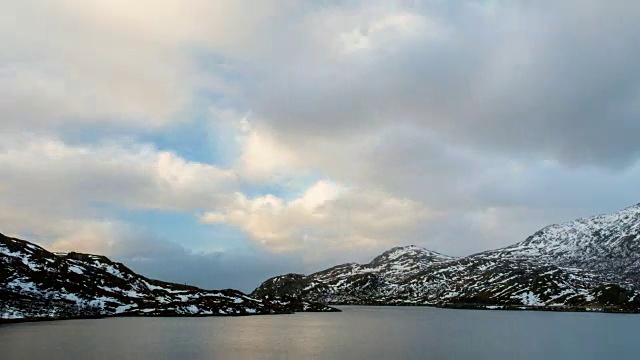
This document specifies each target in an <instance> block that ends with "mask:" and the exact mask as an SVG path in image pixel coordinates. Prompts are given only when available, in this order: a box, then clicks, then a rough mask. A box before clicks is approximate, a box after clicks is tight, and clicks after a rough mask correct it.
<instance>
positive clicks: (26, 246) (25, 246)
mask: <svg viewBox="0 0 640 360" xmlns="http://www.w3.org/2000/svg"><path fill="white" fill-rule="evenodd" d="M333 310H334V309H332V308H329V307H327V306H324V305H320V304H314V303H309V302H305V301H300V300H298V299H295V298H290V297H289V298H286V299H281V300H275V301H263V300H257V299H255V298H252V297H250V296H247V295H245V294H243V293H241V292H239V291H236V290H216V291H211V290H203V289H199V288H197V287H193V286H185V285H178V284H172V283H167V282H162V281H158V280H152V279H148V278H145V277H143V276H141V275H138V274H136V273H134V272H133V271H131V270H130V269H129V268H127V267H126V266H124V265H123V264H120V263H117V262H113V261H111V260H109V259H108V258H106V257H104V256H99V255H89V254H79V253H73V252H72V253H55V254H54V253H51V252H49V251H47V250H45V249H43V248H42V247H40V246H37V245H34V244H32V243H29V242H27V241H23V240H19V239H14V238H9V237H6V236H4V235H2V234H0V319H22V318H66V317H87V316H109V315H124V316H133V315H148V316H151V315H158V316H159V315H162V316H177V315H182V316H205V315H252V314H278V313H291V312H293V311H333Z"/></svg>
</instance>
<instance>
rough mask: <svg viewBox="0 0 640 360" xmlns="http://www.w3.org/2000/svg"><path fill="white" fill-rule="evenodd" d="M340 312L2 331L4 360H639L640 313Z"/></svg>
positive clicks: (13, 327) (67, 323) (22, 326)
mask: <svg viewBox="0 0 640 360" xmlns="http://www.w3.org/2000/svg"><path fill="white" fill-rule="evenodd" d="M340 308H341V309H342V310H343V312H342V313H324V314H323V313H306V314H305V313H301V314H295V315H274V316H248V317H208V318H110V319H102V320H71V321H57V322H40V323H24V324H14V325H4V326H0V358H1V359H310V358H317V359H475V360H477V359H638V358H640V331H639V328H638V326H639V325H640V316H638V315H622V314H597V313H552V312H529V311H478V310H448V309H435V308H428V307H363V306H345V307H340Z"/></svg>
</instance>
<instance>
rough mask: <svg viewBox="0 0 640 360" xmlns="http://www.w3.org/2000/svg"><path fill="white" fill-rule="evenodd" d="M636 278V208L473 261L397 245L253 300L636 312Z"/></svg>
mask: <svg viewBox="0 0 640 360" xmlns="http://www.w3.org/2000/svg"><path fill="white" fill-rule="evenodd" d="M390 252H391V253H400V255H399V256H393V257H392V258H391V257H389V256H388V254H389V253H390ZM407 253H411V254H437V255H436V256H434V257H429V256H426V257H421V256H413V257H412V256H405V255H406V254H407ZM385 254H387V255H385ZM398 258H399V259H404V260H405V262H403V263H402V264H398V262H397V261H396V259H398ZM398 265H402V266H398ZM639 274H640V204H637V205H634V206H630V207H627V208H625V209H623V210H620V211H618V212H615V213H610V214H600V215H596V216H592V217H584V218H580V219H577V220H574V221H569V222H565V223H561V224H553V225H549V226H546V227H544V228H542V229H541V230H539V231H537V232H535V233H534V234H533V235H531V236H529V237H527V238H526V239H525V240H523V241H521V242H518V243H516V244H513V245H510V246H506V247H503V248H499V249H494V250H487V251H483V252H479V253H476V254H472V255H469V256H463V257H449V256H447V255H442V254H439V253H435V252H433V251H430V250H427V249H421V248H418V247H416V246H413V245H409V246H405V247H394V248H392V249H390V250H388V251H385V252H384V253H383V254H381V255H379V256H377V257H375V258H374V259H373V260H372V261H371V262H370V263H368V264H354V263H350V264H343V265H337V266H334V267H332V268H329V269H326V270H322V271H318V272H315V273H313V274H310V275H308V276H304V275H297V276H295V277H292V276H291V275H290V274H288V275H283V276H280V277H274V278H271V279H268V280H267V281H265V282H264V283H263V284H261V285H260V286H259V287H258V288H257V289H256V290H254V292H252V295H254V296H256V297H262V296H289V295H292V294H295V296H299V297H301V298H303V299H306V300H313V301H319V302H323V303H327V304H378V305H406V304H410V305H434V306H447V307H465V306H467V307H473V308H478V307H482V308H486V307H491V308H494V307H498V308H539V309H549V310H560V309H562V310H576V311H578V310H594V311H623V312H638V311H640V301H639V300H640V297H638V294H639V290H640V281H639V279H640V276H639Z"/></svg>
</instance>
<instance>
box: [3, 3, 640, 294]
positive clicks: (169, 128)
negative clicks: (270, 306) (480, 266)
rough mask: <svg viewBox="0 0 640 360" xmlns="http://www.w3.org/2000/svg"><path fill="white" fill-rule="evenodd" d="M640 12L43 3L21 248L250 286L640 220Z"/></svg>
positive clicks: (10, 15) (9, 76) (31, 60)
mask: <svg viewBox="0 0 640 360" xmlns="http://www.w3.org/2000/svg"><path fill="white" fill-rule="evenodd" d="M638 18H640V2H638V1H632V0H628V1H625V0H618V1H604V0H602V1H596V0H565V1H546V0H542V1H525V0H522V1H497V0H496V1H493V0H487V1H480V0H466V1H465V0H463V1H441V0H425V1H418V0H413V1H381V0H371V1H337V0H336V1H334V0H323V1H289V0H264V1H244V0H229V1H226V0H220V1H214V0H179V1H178V0H163V1H151V0H138V1H133V2H132V1H124V0H104V1H102V0H91V1H87V0H59V1H45V0H22V1H13V2H8V3H6V4H5V5H4V7H3V11H2V12H0V42H1V43H2V44H3V46H2V48H1V49H0V115H1V120H0V232H1V233H4V234H7V235H12V236H16V237H20V238H23V239H27V240H31V241H34V242H37V243H39V244H41V245H42V246H44V247H45V248H47V249H50V250H55V251H79V252H89V253H98V254H104V255H107V256H110V257H111V258H113V259H116V260H118V261H122V262H124V263H125V264H127V265H128V266H130V267H131V268H132V269H134V270H135V271H138V272H140V273H142V274H144V275H147V276H150V277H154V278H158V279H161V280H167V281H174V282H180V283H189V284H193V285H197V286H201V287H204V288H237V289H240V290H244V291H251V290H252V289H253V288H255V287H256V286H257V285H259V284H260V282H261V281H263V280H265V279H267V278H269V277H271V276H275V275H279V274H282V273H289V272H296V273H310V272H313V271H317V270H321V269H323V268H325V267H328V266H332V265H335V264H339V263H344V262H351V261H356V262H366V261H368V260H370V259H371V258H373V257H374V256H375V255H377V254H379V253H380V252H382V251H384V250H386V249H388V248H391V247H394V246H400V245H409V244H415V245H418V246H422V247H425V248H428V249H431V250H434V251H438V252H441V253H445V254H449V255H455V256H462V255H469V254H472V253H475V252H479V251H483V250H488V249H493V248H498V247H502V246H506V245H510V244H513V243H516V242H518V241H522V240H524V239H525V238H526V237H527V236H529V235H530V234H532V233H533V232H535V231H536V230H538V229H540V228H542V227H544V226H546V225H549V224H552V223H558V222H564V221H569V220H572V219H574V218H578V217H583V216H588V215H595V214H599V213H606V212H612V211H616V210H619V209H622V208H625V207H627V206H630V205H633V204H636V203H638V202H640V186H638V184H640V162H639V161H638V160H639V155H640V141H638V136H639V135H640V62H639V61H638V59H640V23H639V22H638V21H637V19H638Z"/></svg>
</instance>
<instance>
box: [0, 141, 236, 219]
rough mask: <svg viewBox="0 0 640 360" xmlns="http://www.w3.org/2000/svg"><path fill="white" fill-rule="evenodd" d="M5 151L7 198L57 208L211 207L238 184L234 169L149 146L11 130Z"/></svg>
mask: <svg viewBox="0 0 640 360" xmlns="http://www.w3.org/2000/svg"><path fill="white" fill-rule="evenodd" d="M0 150H2V151H1V152H0V167H2V168H3V169H4V170H5V171H3V172H2V174H1V175H0V184H1V185H2V186H1V187H0V193H1V194H2V196H3V198H4V203H5V204H11V205H14V206H23V207H27V206H31V207H33V208H40V209H46V210H51V211H54V212H59V211H60V209H64V208H65V207H69V208H71V207H76V206H80V207H82V206H86V205H88V204H100V203H103V204H118V205H122V206H125V207H128V208H133V209H164V210H183V211H184V210H196V209H200V208H209V207H212V206H215V204H216V203H219V202H220V201H221V198H223V197H225V193H226V192H227V191H228V190H229V189H233V188H234V186H235V182H236V176H235V174H234V173H233V172H232V171H228V170H223V169H219V168H217V167H215V166H213V165H209V164H204V163H198V162H192V161H187V160H185V159H183V158H181V157H179V156H178V155H176V154H175V153H172V152H170V151H160V150H158V149H157V148H155V147H154V146H153V145H149V144H135V143H133V144H131V143H123V142H112V143H109V142H106V143H103V144H85V145H69V144H67V143H64V142H62V141H60V140H59V139H56V138H55V137H30V136H25V137H17V136H14V137H11V138H5V141H3V143H2V145H0ZM54 209H57V210H54ZM63 211H64V210H63Z"/></svg>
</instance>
